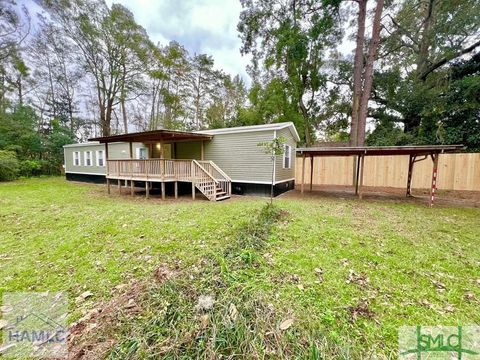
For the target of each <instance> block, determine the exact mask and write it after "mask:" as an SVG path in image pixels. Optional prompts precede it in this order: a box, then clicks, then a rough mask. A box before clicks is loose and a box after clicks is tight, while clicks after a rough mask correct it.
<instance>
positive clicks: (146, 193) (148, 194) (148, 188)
mask: <svg viewBox="0 0 480 360" xmlns="http://www.w3.org/2000/svg"><path fill="white" fill-rule="evenodd" d="M149 196H150V187H149V184H148V181H145V198H147V199H148V197H149Z"/></svg>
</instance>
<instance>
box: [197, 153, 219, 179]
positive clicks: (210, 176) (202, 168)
mask: <svg viewBox="0 0 480 360" xmlns="http://www.w3.org/2000/svg"><path fill="white" fill-rule="evenodd" d="M192 163H194V164H195V165H197V166H198V167H199V168H200V169H201V170H202V171H203V172H204V173H205V174H207V175H208V177H209V178H210V179H212V180H213V181H214V182H215V184H218V180H217V179H215V178H214V177H213V176H212V175H211V174H210V173H209V172H208V171H207V170H205V168H204V167H203V166H202V165H200V164H199V163H198V161H197V160H195V159H193V160H192ZM191 176H192V177H193V174H192V175H191Z"/></svg>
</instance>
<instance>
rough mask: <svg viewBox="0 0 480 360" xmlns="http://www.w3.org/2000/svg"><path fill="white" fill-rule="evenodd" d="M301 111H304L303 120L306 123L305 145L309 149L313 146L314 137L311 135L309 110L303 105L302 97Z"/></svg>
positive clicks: (300, 101) (300, 102) (300, 100)
mask: <svg viewBox="0 0 480 360" xmlns="http://www.w3.org/2000/svg"><path fill="white" fill-rule="evenodd" d="M298 103H299V106H300V110H301V111H302V115H303V120H304V122H305V145H306V146H307V147H308V146H310V145H311V144H312V136H311V134H310V122H309V118H308V109H307V107H306V106H305V104H304V103H303V99H302V96H300V99H299V102H298Z"/></svg>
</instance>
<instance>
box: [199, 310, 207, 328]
mask: <svg viewBox="0 0 480 360" xmlns="http://www.w3.org/2000/svg"><path fill="white" fill-rule="evenodd" d="M208 321H209V316H208V314H205V315H202V316H200V328H201V329H202V330H204V329H206V328H207V327H208Z"/></svg>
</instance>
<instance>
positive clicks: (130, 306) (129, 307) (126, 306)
mask: <svg viewBox="0 0 480 360" xmlns="http://www.w3.org/2000/svg"><path fill="white" fill-rule="evenodd" d="M135 306H137V304H136V303H135V300H133V299H130V300H128V303H127V305H125V309H131V308H134V307H135Z"/></svg>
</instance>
